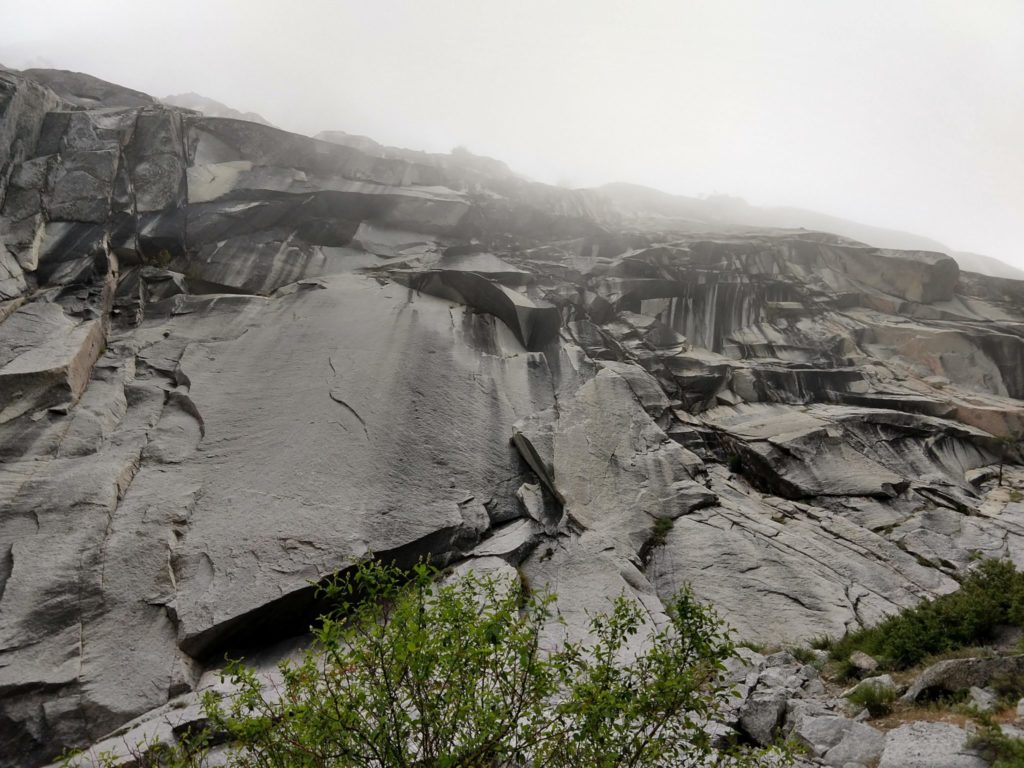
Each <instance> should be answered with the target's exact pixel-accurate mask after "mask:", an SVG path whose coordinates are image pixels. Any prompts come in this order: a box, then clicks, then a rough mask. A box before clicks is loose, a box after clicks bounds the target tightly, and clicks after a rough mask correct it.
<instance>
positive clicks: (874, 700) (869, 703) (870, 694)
mask: <svg viewBox="0 0 1024 768" xmlns="http://www.w3.org/2000/svg"><path fill="white" fill-rule="evenodd" d="M846 698H847V699H848V700H849V701H850V702H851V703H853V704H856V705H857V706H858V707H864V708H865V709H867V711H868V714H869V715H871V717H884V716H885V715H888V714H889V713H890V712H892V705H893V703H894V702H895V701H896V691H895V690H893V689H892V688H888V687H886V686H884V685H878V684H877V683H861V684H860V685H858V686H857V689H856V690H855V691H854V692H853V693H851V694H850V695H849V696H847V697H846Z"/></svg>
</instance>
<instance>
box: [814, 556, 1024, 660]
mask: <svg viewBox="0 0 1024 768" xmlns="http://www.w3.org/2000/svg"><path fill="white" fill-rule="evenodd" d="M1001 624H1012V625H1017V626H1021V625H1022V624H1024V574H1021V573H1018V572H1017V571H1016V570H1015V569H1014V567H1013V564H1012V563H1010V562H1009V561H1006V560H984V561H982V562H980V563H979V565H978V567H977V568H976V569H975V570H973V571H972V572H971V573H969V574H968V575H967V576H966V577H964V579H963V581H962V583H961V585H960V589H959V590H957V591H956V592H953V593H951V594H948V595H943V596H941V597H937V598H935V599H934V600H926V601H925V602H923V603H921V604H920V605H918V606H916V607H914V608H911V609H908V610H906V611H903V612H902V613H899V614H896V615H895V616H890V617H889V618H887V619H885V620H884V621H882V622H881V623H880V624H877V625H876V626H874V627H867V628H865V629H860V630H857V631H855V632H851V633H848V634H847V635H845V636H844V637H842V638H840V639H839V640H837V641H836V642H835V643H834V644H833V645H832V647H831V649H830V653H831V655H832V658H834V659H836V660H839V661H842V660H845V659H847V658H849V655H850V654H851V653H852V652H853V651H855V650H861V651H864V652H865V653H867V654H869V655H871V656H873V657H875V658H876V659H878V661H879V662H880V663H881V664H882V665H883V666H884V667H885V668H887V669H906V668H907V667H911V666H913V665H915V664H917V663H919V662H920V661H922V660H923V659H925V658H927V657H928V656H934V655H936V654H940V653H946V652H949V651H954V650H956V649H958V648H963V647H968V646H972V645H983V644H985V643H987V642H990V641H991V640H992V639H993V636H994V632H995V630H996V628H997V627H998V626H999V625H1001Z"/></svg>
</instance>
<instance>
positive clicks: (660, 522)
mask: <svg viewBox="0 0 1024 768" xmlns="http://www.w3.org/2000/svg"><path fill="white" fill-rule="evenodd" d="M675 524H676V523H675V520H673V519H672V518H671V517H656V518H655V519H654V527H653V528H652V529H651V537H650V538H649V539H648V540H647V547H648V549H654V548H655V547H663V546H665V542H666V541H668V534H669V531H671V530H672V528H673V527H675Z"/></svg>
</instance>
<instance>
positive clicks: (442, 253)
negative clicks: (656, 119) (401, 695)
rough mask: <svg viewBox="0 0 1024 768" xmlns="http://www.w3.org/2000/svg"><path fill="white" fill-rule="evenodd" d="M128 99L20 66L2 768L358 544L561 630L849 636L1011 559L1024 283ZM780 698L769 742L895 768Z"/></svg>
mask: <svg viewBox="0 0 1024 768" xmlns="http://www.w3.org/2000/svg"><path fill="white" fill-rule="evenodd" d="M41 83H43V84H41ZM47 84H48V85H49V87H47ZM108 86H109V87H108ZM126 90H127V89H118V88H117V87H116V86H110V84H103V83H102V82H101V81H100V82H99V83H98V84H97V83H96V82H93V81H92V80H91V79H89V78H86V77H83V76H77V75H75V76H72V75H70V74H69V73H57V74H53V73H50V74H45V73H37V72H30V73H8V72H0V766H3V767H4V768H6V767H7V766H12V767H13V766H19V767H20V766H35V765H41V764H44V763H45V762H46V761H48V760H49V759H51V758H53V757H54V756H55V755H56V754H58V753H59V752H60V751H61V750H62V749H63V748H65V747H68V746H81V745H83V744H86V743H91V742H95V741H97V740H100V739H102V738H103V737H104V736H106V735H107V734H109V733H110V732H111V731H113V730H114V729H115V728H118V727H120V726H122V725H124V724H125V723H127V722H129V721H132V720H133V718H137V717H141V718H142V719H141V720H140V721H139V722H140V723H143V725H144V724H146V723H149V724H151V725H152V724H154V723H156V719H155V718H158V717H161V716H162V715H160V714H159V713H164V714H166V713H167V711H168V709H167V707H168V702H169V701H170V700H171V699H175V698H176V697H183V698H182V699H180V700H181V701H186V700H187V701H189V702H194V696H195V691H197V690H198V689H199V688H202V687H204V686H205V685H207V684H208V682H209V678H210V676H211V675H212V674H214V673H213V672H212V671H211V670H214V669H215V668H216V665H217V662H218V659H222V658H223V655H224V653H225V652H235V651H238V652H241V651H243V650H247V651H249V652H252V651H253V649H264V648H268V647H271V646H273V645H274V644H275V643H277V642H278V641H281V640H283V639H286V638H288V637H294V636H301V635H302V634H304V632H305V631H306V629H307V628H308V626H309V623H310V622H311V621H312V620H313V619H314V618H315V616H316V615H317V611H318V606H317V603H316V599H315V589H314V586H313V585H315V583H316V582H317V581H318V580H319V579H322V578H324V577H325V576H327V575H329V574H332V573H334V572H336V571H338V570H342V569H345V568H347V567H349V566H351V565H352V564H353V563H355V562H356V561H358V560H359V559H361V558H363V557H366V556H368V555H370V554H375V555H377V556H380V557H387V558H391V559H395V560H397V561H399V562H403V563H410V562H413V561H415V560H416V559H418V558H420V557H422V556H426V555H429V556H431V557H432V558H433V560H434V561H435V562H440V563H451V564H453V565H456V566H457V567H459V568H480V569H497V570H500V571H501V572H503V573H505V572H508V573H511V572H513V570H514V567H515V568H518V569H519V572H520V573H521V574H522V575H523V576H525V577H526V578H528V579H529V580H530V582H531V583H533V584H536V585H538V586H539V585H544V584H547V585H550V587H551V588H552V589H553V590H555V591H556V592H558V593H559V595H560V611H561V615H562V617H563V618H564V620H565V621H564V623H560V624H558V625H555V624H552V626H551V627H550V633H551V634H552V638H553V639H557V636H558V635H559V633H568V634H569V635H578V634H579V633H581V632H582V631H583V630H584V629H585V627H586V625H587V622H588V611H590V612H593V611H599V610H602V609H604V608H605V607H607V600H608V598H609V597H612V596H617V595H619V594H626V595H627V596H629V597H630V598H631V599H635V600H636V601H638V603H639V604H640V605H641V606H642V607H643V608H644V611H645V615H646V616H648V617H649V622H650V624H651V625H652V626H657V625H659V624H660V623H661V622H662V621H664V618H665V617H664V606H663V604H662V599H663V598H665V597H667V596H668V595H670V594H671V593H672V592H673V591H674V590H675V589H676V588H678V587H679V586H680V585H681V584H682V583H684V582H689V583H691V584H692V585H693V588H694V589H695V591H696V592H697V594H698V595H699V596H701V597H703V598H705V599H708V600H711V601H713V602H714V603H715V605H716V606H717V607H718V609H719V610H720V611H721V612H722V613H723V614H724V616H725V617H726V618H727V619H728V620H729V621H730V622H731V623H732V624H733V625H734V626H735V627H736V628H737V630H738V632H739V633H740V635H742V636H744V637H746V638H749V639H752V640H758V639H761V640H769V641H771V642H778V641H780V640H797V639H802V638H807V637H808V636H810V635H814V634H821V633H829V634H837V633H840V632H842V631H843V630H844V629H845V628H847V627H851V626H856V625H858V624H864V623H870V622H873V621H877V620H878V619H880V618H881V617H882V616H884V615H886V614H888V613H891V612H893V611H895V610H898V609H899V608H902V607H905V606H909V605H913V604H914V603H915V602H917V601H919V600H920V599H922V598H924V597H929V596H934V595H937V594H941V593H944V592H948V591H950V590H952V589H954V588H955V586H956V582H955V580H954V578H953V577H954V576H955V575H956V574H957V573H958V571H960V570H962V569H964V568H968V567H970V563H971V562H972V561H974V560H975V559H976V556H977V553H979V552H980V553H982V554H984V555H987V556H1007V557H1011V558H1013V559H1015V561H1016V562H1017V563H1018V564H1019V565H1024V559H1022V558H1024V556H1022V554H1021V553H1022V552H1024V547H1022V546H1021V545H1022V536H1024V505H1021V504H1020V503H1019V502H1017V501H1014V500H1013V499H1014V498H1019V497H1017V496H1016V495H1015V494H1012V493H1011V492H1010V488H1011V487H1016V486H1020V485H1024V472H1021V471H1020V470H1018V469H1017V468H1015V467H1010V468H1008V469H1007V471H1006V477H1007V479H1008V481H1009V484H1010V487H1004V488H998V487H996V486H995V484H994V481H993V480H992V479H991V474H992V473H991V472H990V470H991V467H992V465H993V464H994V463H996V462H997V461H998V454H999V451H1000V446H999V443H998V441H997V438H998V437H1000V436H1004V435H1012V434H1019V433H1020V432H1021V430H1022V428H1024V403H1022V402H1021V401H1020V400H1018V399H1017V398H1020V397H1021V396H1022V395H1024V372H1022V371H1024V315H1022V302H1024V288H1022V287H1021V285H1018V284H1015V283H1013V282H1012V281H997V280H993V279H990V278H981V277H980V276H972V275H966V274H965V275H960V274H959V273H958V270H957V267H956V265H955V263H954V262H952V261H951V260H950V259H948V258H946V257H944V256H941V255H938V254H932V253H926V252H894V251H885V250H880V249H877V248H870V247H867V246H864V245H861V244H857V243H852V242H850V241H847V240H842V239H840V238H836V237H833V236H830V235H825V234H815V233H808V232H784V231H777V230H764V231H760V232H750V233H747V234H742V235H740V234H723V235H716V234H695V233H693V232H687V231H685V230H671V229H670V230H667V231H659V230H655V229H653V228H651V227H641V226H639V225H637V224H635V223H631V224H630V225H628V226H627V225H626V224H623V220H624V219H623V217H622V215H621V212H619V211H617V210H616V209H615V206H614V204H613V203H612V202H611V201H609V200H607V199H603V198H602V197H601V196H600V195H599V194H598V193H596V192H578V191H568V190H563V189H558V188H553V187H546V186H544V185H539V184H533V183H530V182H528V181H525V180H523V179H521V178H519V177H516V176H515V175H514V174H512V173H511V172H509V171H508V169H507V168H505V167H504V166H503V165H501V164H500V163H496V162H494V161H487V159H486V158H477V157H475V156H471V155H468V153H463V154H457V155H453V156H451V157H448V156H436V155H426V154H425V153H413V152H407V151H392V150H389V149H388V148H381V147H380V146H379V145H375V144H373V143H372V142H371V143H369V144H368V143H366V142H363V141H356V140H354V139H353V137H348V138H347V139H346V138H344V137H341V139H343V140H341V139H339V137H338V136H332V137H328V138H331V139H333V140H334V141H333V142H332V141H321V140H315V139H310V138H306V137H303V136H297V135H295V134H290V133H287V132H284V131H280V130H278V129H276V128H273V127H270V126H266V125H259V124H255V123H249V122H245V121H242V120H235V119H226V118H216V117H209V116H202V115H199V114H197V113H195V112H192V111H190V110H184V109H179V108H174V107H170V106H166V105H162V104H159V103H157V102H155V101H154V100H152V99H150V98H149V97H145V95H144V94H136V95H133V92H127V93H126ZM665 521H668V522H665ZM766 663H767V662H766ZM779 664H780V665H782V666H785V665H786V664H790V661H788V660H781V661H780V662H779ZM766 669H767V668H766ZM773 669H774V668H773ZM762 672H763V674H762ZM790 678H792V679H790ZM757 680H758V681H760V682H758V683H757V685H761V688H758V689H757V690H754V689H755V685H754V684H751V685H750V686H748V687H749V688H750V690H751V691H754V693H755V694H756V695H754V696H753V698H751V699H749V701H748V702H746V703H745V706H744V707H743V708H742V710H741V712H739V713H738V714H737V717H736V722H737V723H738V724H739V725H737V727H741V728H742V729H745V731H746V733H747V735H748V736H749V737H750V738H753V739H756V740H758V741H768V740H770V739H772V738H774V736H775V735H776V734H777V733H779V732H780V729H783V730H786V731H787V732H788V731H789V730H793V729H794V728H795V729H796V730H797V732H798V733H799V734H801V738H803V739H804V740H805V741H806V742H807V743H809V744H812V745H814V747H815V749H817V750H818V752H820V754H821V755H822V756H824V757H823V758H822V759H825V760H826V761H831V762H832V763H834V764H837V765H841V764H842V763H843V762H857V761H861V760H862V759H863V760H867V759H877V758H878V754H881V750H882V748H883V747H882V741H881V739H880V737H878V736H877V734H874V733H873V732H872V733H869V732H868V731H864V730H863V728H860V727H859V724H854V723H852V721H849V720H847V719H845V718H843V717H841V716H839V715H837V714H836V713H835V712H830V713H828V714H825V715H821V714H820V713H819V714H818V715H814V714H813V713H811V714H808V717H807V718H805V719H803V720H802V719H800V718H796V719H794V717H791V713H789V712H788V710H787V711H785V712H784V711H783V704H784V703H785V702H787V701H789V700H790V699H791V698H792V696H794V695H796V693H795V692H796V691H797V690H799V691H802V692H805V693H807V694H808V695H812V694H813V691H815V690H817V687H820V681H817V680H816V679H815V678H813V676H810V675H809V673H804V672H792V673H790V672H786V674H785V675H783V673H782V672H779V671H777V670H776V671H772V669H767V671H765V670H761V671H760V672H759V673H758V676H757ZM794 681H795V682H794ZM780 691H783V692H782V693H780ZM748 692H749V691H748ZM801 695H803V694H801ZM189 697H192V698H189ZM189 706H192V705H191V704H189ZM189 711H192V712H193V714H194V710H189ZM146 713H150V714H146ZM184 716H185V715H182V717H184ZM801 717H802V716H801ZM815 718H817V719H815ZM791 721H792V722H791ZM797 721H799V722H797ZM161 722H162V721H161ZM794 723H796V724H795V725H794ZM139 727H143V726H139ZM145 727H149V726H145ZM153 727H156V726H155V725H154V726H153ZM865 727H866V726H865ZM851 734H852V735H851ZM858 734H861V735H864V734H866V736H865V738H867V737H868V736H869V737H870V738H869V739H867V741H865V740H864V739H862V738H861V735H858ZM865 744H866V745H867V746H864V745H865ZM858 745H859V746H858ZM898 746H899V745H895V744H894V745H890V744H889V742H888V741H886V742H885V750H886V752H885V754H886V755H896V754H897V748H898ZM882 759H883V762H884V761H885V760H890V762H891V760H895V759H897V758H896V757H883V758H882Z"/></svg>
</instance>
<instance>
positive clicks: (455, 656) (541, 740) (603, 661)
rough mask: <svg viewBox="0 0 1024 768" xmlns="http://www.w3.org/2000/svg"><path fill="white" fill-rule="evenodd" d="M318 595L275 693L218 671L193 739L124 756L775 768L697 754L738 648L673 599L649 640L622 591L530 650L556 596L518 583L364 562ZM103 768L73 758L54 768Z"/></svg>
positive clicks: (307, 765) (239, 672)
mask: <svg viewBox="0 0 1024 768" xmlns="http://www.w3.org/2000/svg"><path fill="white" fill-rule="evenodd" d="M325 591H326V597H327V598H328V599H329V601H330V604H332V605H335V606H337V607H336V608H335V609H334V610H332V611H331V612H329V613H328V614H327V615H325V616H323V617H321V620H320V623H319V626H318V627H316V628H315V629H314V638H315V641H314V644H313V646H312V648H311V649H310V650H309V651H308V652H307V653H306V654H305V655H304V657H303V658H302V660H301V661H300V662H295V663H289V662H283V663H282V664H281V665H280V675H281V681H280V683H279V684H277V685H276V686H273V687H272V689H271V690H268V688H267V686H266V682H265V681H264V680H261V679H260V677H259V676H258V675H257V673H256V672H255V671H254V670H252V669H250V668H247V667H246V666H244V665H243V664H242V663H241V662H233V663H231V664H230V665H229V666H228V668H227V672H226V674H227V676H228V677H229V678H230V679H231V681H232V683H233V684H234V686H235V691H236V692H235V693H234V694H231V695H229V696H227V697H225V698H223V699H221V698H218V697H217V696H216V695H212V694H210V695H207V697H206V698H205V700H204V710H205V716H206V718H207V721H208V726H207V728H206V730H205V731H204V732H201V733H199V734H197V735H195V736H193V737H191V738H188V739H185V741H184V743H181V744H178V745H172V746H163V747H158V746H156V745H148V746H147V745H141V746H140V748H139V750H138V756H137V759H136V760H135V763H134V764H135V765H136V766H139V768H157V767H158V766H159V768H199V766H205V765H208V764H209V763H208V758H209V753H208V752H207V748H208V746H209V745H210V744H211V743H213V741H218V742H220V743H227V744H228V745H230V747H229V749H230V752H229V755H228V757H227V758H226V759H227V763H226V765H228V766H231V767H232V768H325V767H327V766H330V767H331V768H355V767H356V766H359V768H414V767H416V768H512V767H513V766H514V767H515V768H541V767H542V766H543V767H544V768H568V767H569V766H573V767H574V768H575V767H577V766H589V767H593V768H619V767H620V766H622V767H623V768H624V767H625V766H636V767H637V768H642V767H644V766H647V767H648V768H664V767H666V766H672V767H673V768H676V767H679V768H683V767H685V766H711V765H729V766H732V767H733V768H742V767H743V766H755V765H764V764H768V763H766V762H764V761H770V764H771V765H773V766H779V765H785V764H787V763H788V762H789V757H788V755H787V754H786V753H785V750H780V749H778V748H773V749H769V750H767V751H765V750H754V749H752V748H749V747H735V748H734V749H731V750H729V751H728V754H723V752H722V749H721V748H717V749H716V748H714V747H713V746H712V743H711V736H710V735H709V733H708V732H707V731H706V730H705V728H704V726H703V724H704V723H706V722H709V721H711V720H712V719H713V718H714V716H715V714H716V712H717V711H718V710H719V708H720V707H721V706H722V705H723V704H724V703H725V702H726V701H727V700H728V699H729V698H730V697H731V695H732V693H733V689H732V686H731V685H729V684H727V683H726V682H724V677H723V675H722V673H723V672H724V670H725V662H726V660H728V659H729V658H731V657H732V656H733V655H734V654H735V648H734V646H733V644H732V642H731V641H730V640H729V636H728V632H727V629H726V628H725V626H724V625H723V624H722V622H721V621H720V620H719V619H718V617H717V616H716V614H715V613H714V612H713V610H712V609H710V608H709V607H707V606H705V605H703V604H701V603H699V602H698V601H697V600H696V599H695V598H694V597H693V595H692V594H691V593H690V591H689V590H688V589H683V590H681V591H680V592H679V593H677V594H676V595H675V597H674V598H673V599H672V600H670V601H669V602H668V603H667V606H666V607H667V612H668V615H669V617H670V625H669V626H667V627H665V628H664V629H662V630H660V631H658V630H656V629H653V628H650V627H649V625H648V624H647V623H646V622H647V615H646V612H645V610H644V609H643V608H642V607H641V606H640V605H638V604H637V603H636V602H635V601H633V600H630V599H627V598H626V597H625V596H621V597H619V598H618V599H617V600H616V601H615V602H614V604H613V606H612V609H611V611H610V613H608V614H601V615H597V616H594V617H593V618H592V619H591V621H590V625H589V635H588V637H587V638H586V639H585V640H584V641H582V642H576V641H573V640H565V641H561V642H560V643H559V644H558V645H557V646H556V647H553V648H552V647H550V645H548V647H546V648H544V649H543V650H542V641H543V642H545V643H547V644H550V643H551V642H552V641H551V639H550V637H551V636H550V635H549V634H545V630H546V629H547V628H549V627H551V624H552V622H557V618H556V616H555V615H554V611H553V601H554V597H553V596H551V595H549V594H539V593H538V592H537V591H532V592H531V591H528V590H526V589H524V588H523V585H522V583H521V581H520V580H519V579H515V578H512V579H508V578H504V579H499V578H497V577H493V576H487V575H484V576H477V575H472V574H470V575H466V576H462V577H456V576H452V575H449V576H447V577H446V576H444V575H442V574H440V573H439V572H437V571H436V570H435V569H433V568H430V567H428V566H426V565H423V564H421V565H419V566H417V567H416V568H415V569H413V571H412V573H407V572H404V571H401V570H399V569H397V568H394V567H391V566H387V565H382V564H380V563H377V562H367V563H364V564H362V565H360V566H359V567H357V568H356V569H354V571H353V572H351V573H349V574H347V575H346V576H344V577H341V578H336V579H334V580H333V581H331V582H330V583H329V584H328V586H327V587H326V590H325ZM644 633H646V634H644ZM555 634H556V635H557V633H555ZM641 638H644V639H646V643H644V644H642V645H641V644H638V643H637V640H640V639H641ZM542 639H543V640H542ZM218 759H222V758H218ZM116 763H117V761H116V759H115V758H114V757H112V756H103V755H99V756H96V757H93V758H91V757H90V756H88V755H86V756H77V757H70V758H68V759H67V761H66V763H65V764H66V765H67V766H72V765H89V764H92V765H97V764H98V765H101V766H114V765H115V764H116ZM217 764H218V765H219V764H221V763H217Z"/></svg>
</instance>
